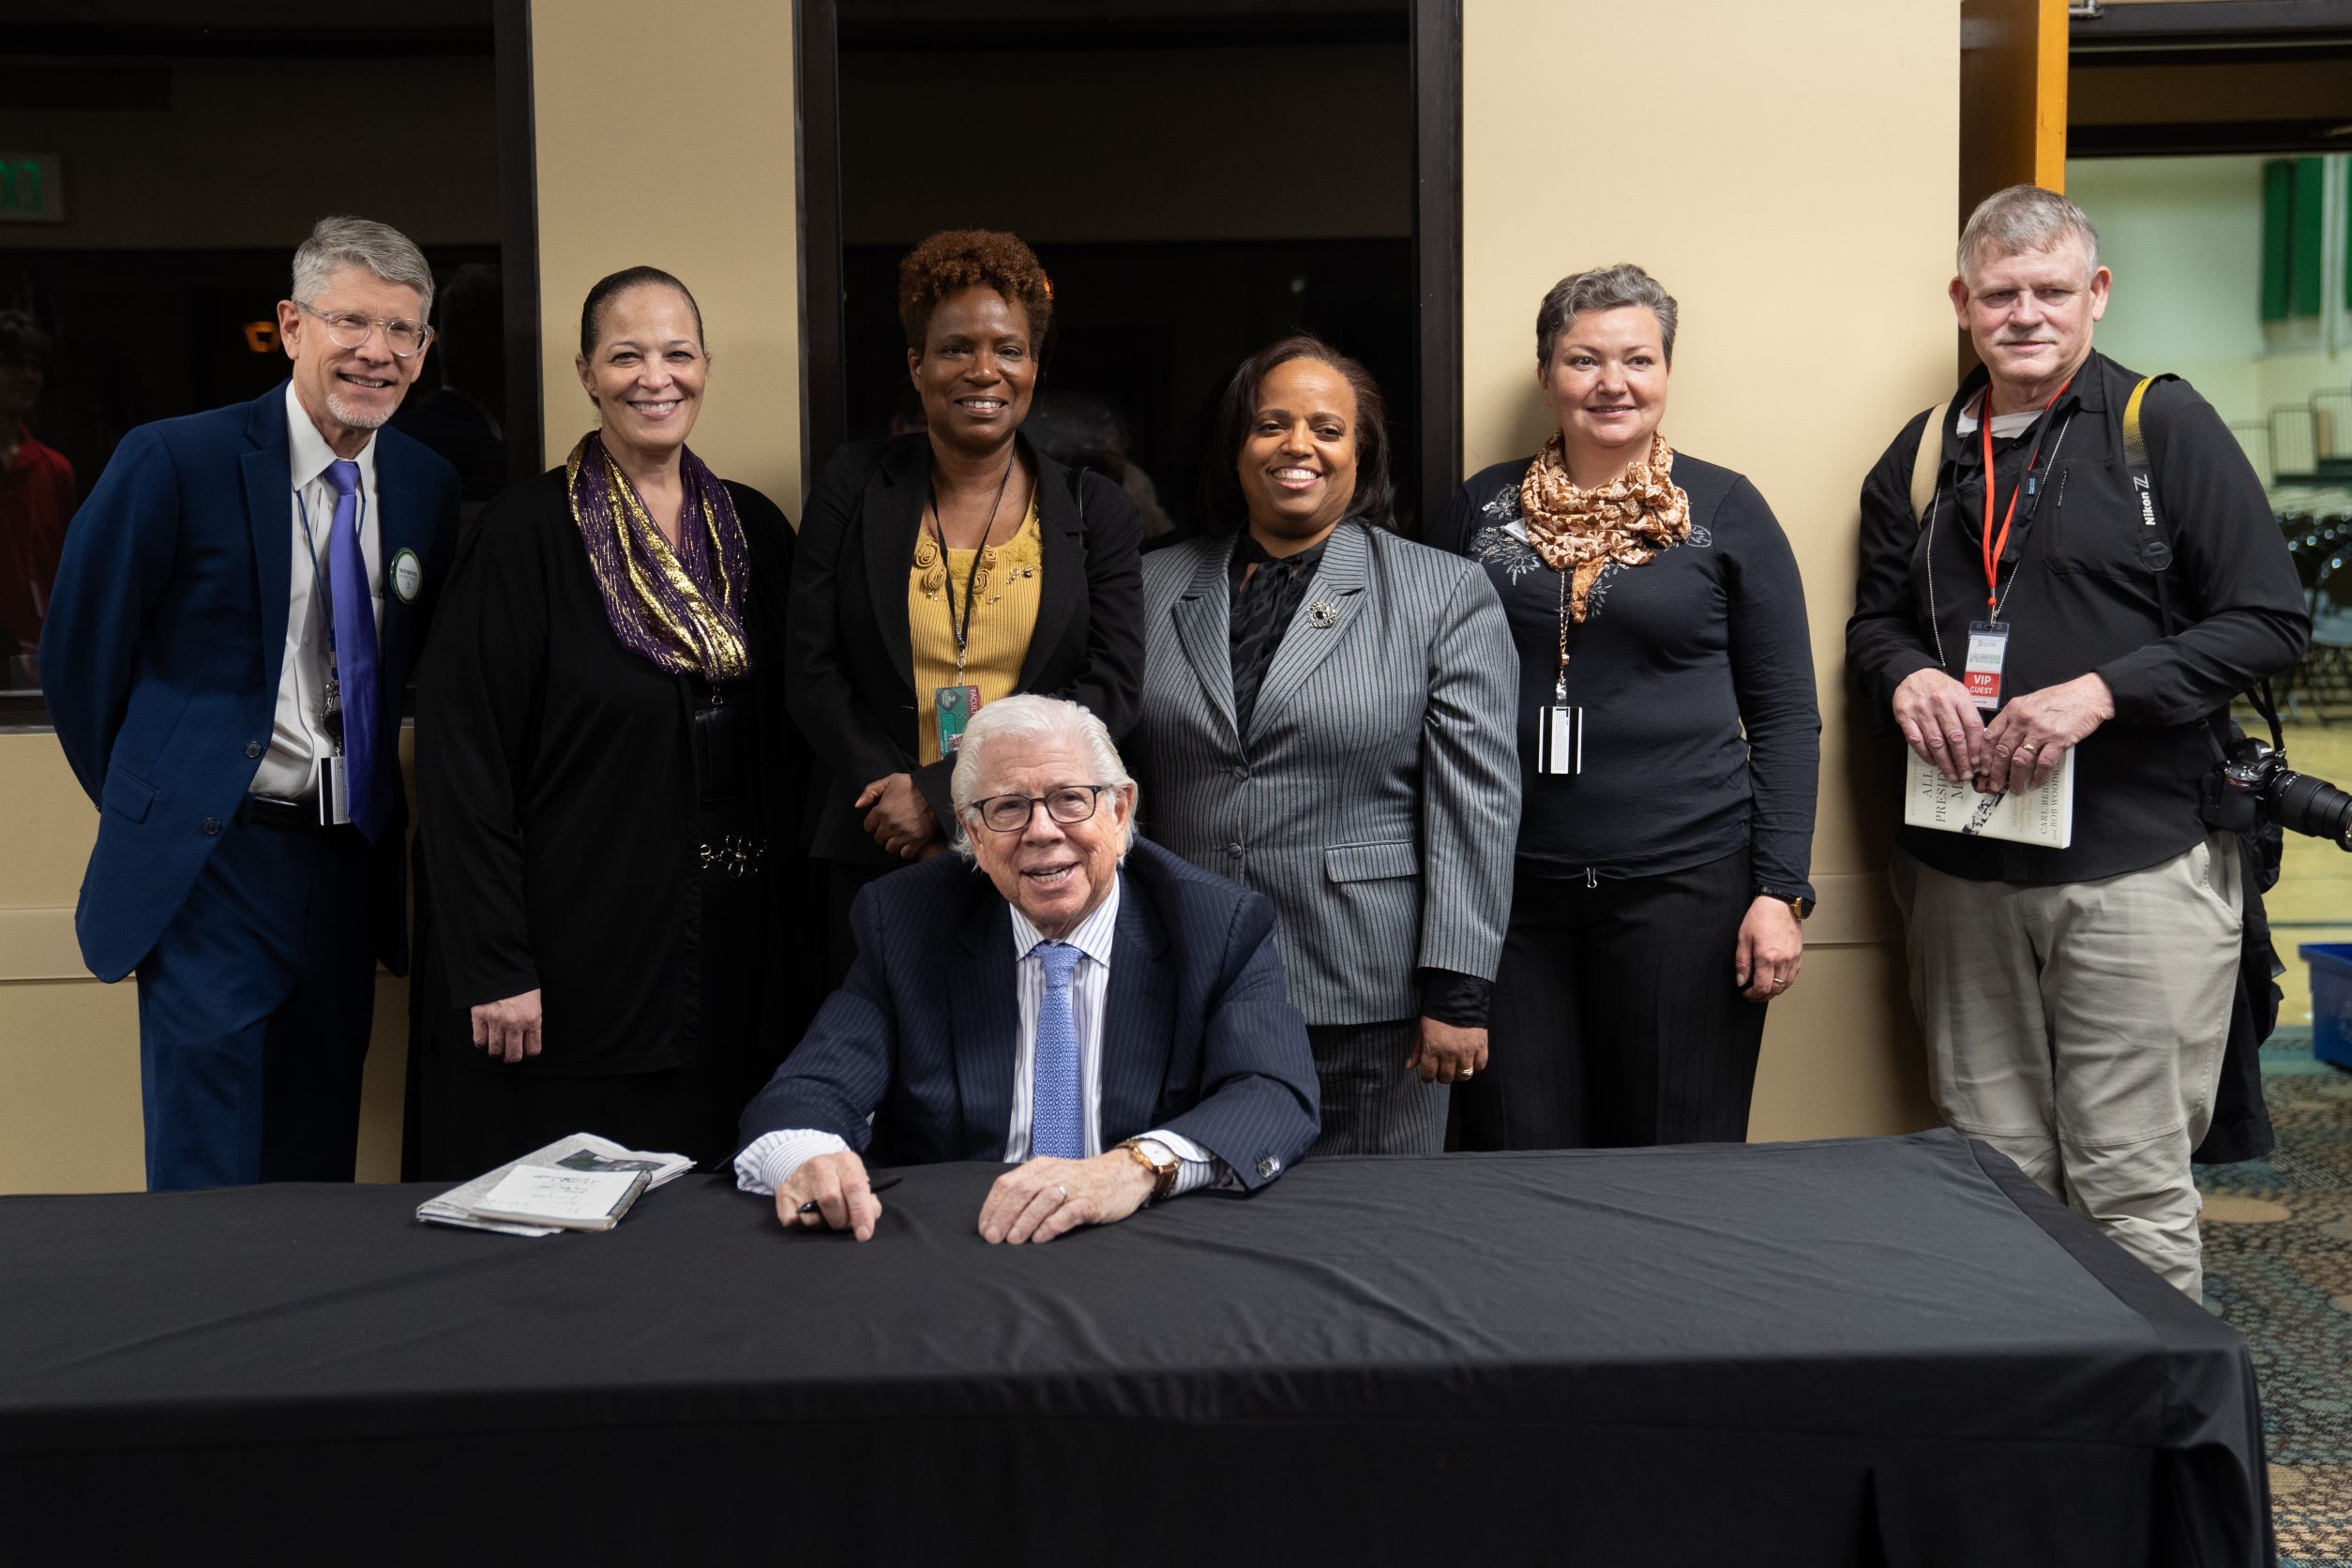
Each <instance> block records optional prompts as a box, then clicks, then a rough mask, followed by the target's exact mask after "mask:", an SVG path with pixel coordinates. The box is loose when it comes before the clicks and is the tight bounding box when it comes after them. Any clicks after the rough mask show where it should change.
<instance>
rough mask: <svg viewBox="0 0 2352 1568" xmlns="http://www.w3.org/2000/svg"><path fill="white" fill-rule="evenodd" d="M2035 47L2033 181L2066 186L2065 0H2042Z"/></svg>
mask: <svg viewBox="0 0 2352 1568" xmlns="http://www.w3.org/2000/svg"><path fill="white" fill-rule="evenodd" d="M2041 6H2042V11H2041V19H2040V20H2041V26H2040V28H2039V30H2038V31H2039V38H2037V47H2036V49H2035V51H2034V55H2035V58H2034V72H2033V183H2034V184H2036V185H2038V186H2040V187H2041V188H2043V189H2044V190H2056V191H2061V192H2062V191H2064V190H2065V189H2066V44H2067V34H2066V24H2067V9H2066V7H2067V0H2041Z"/></svg>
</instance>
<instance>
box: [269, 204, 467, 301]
mask: <svg viewBox="0 0 2352 1568" xmlns="http://www.w3.org/2000/svg"><path fill="white" fill-rule="evenodd" d="M340 266H359V267H365V268H367V269H368V270H369V272H372V273H374V274H375V275H376V276H377V277H378V278H381V279H384V281H385V282H387V283H399V284H401V285H403V286H405V287H408V288H412V289H415V291H416V294H417V297H418V299H419V300H420V301H421V302H422V304H421V306H420V308H419V309H418V311H417V315H418V317H419V319H420V320H423V321H430V320H432V315H433V269H432V268H431V267H430V266H428V265H426V264H425V253H424V252H423V251H422V250H419V249H416V245H415V241H413V240H411V239H410V238H409V237H408V236H407V235H406V234H402V233H400V230H398V229H395V228H393V227H392V226H391V225H390V224H388V223H377V222H373V221H371V220H369V219H365V218H322V219H319V221H318V226H317V227H316V228H314V229H312V230H311V231H310V237H309V239H306V240H304V241H303V242H302V248H301V249H298V250H296V251H295V252H294V298H295V300H296V301H298V302H299V303H301V304H304V305H309V304H311V303H313V302H315V301H316V300H317V299H318V297H319V291H320V290H322V289H324V288H325V287H326V285H327V280H328V279H330V278H332V277H333V276H334V273H335V269H336V268H337V267H340Z"/></svg>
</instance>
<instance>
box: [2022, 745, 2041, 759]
mask: <svg viewBox="0 0 2352 1568" xmlns="http://www.w3.org/2000/svg"><path fill="white" fill-rule="evenodd" d="M2041 749H2042V748H2041V747H2040V746H2032V745H2027V746H2019V747H2018V748H2017V755H2018V756H2020V757H2024V756H2027V755H2028V754H2029V753H2032V752H2036V751H2039V750H2041Z"/></svg>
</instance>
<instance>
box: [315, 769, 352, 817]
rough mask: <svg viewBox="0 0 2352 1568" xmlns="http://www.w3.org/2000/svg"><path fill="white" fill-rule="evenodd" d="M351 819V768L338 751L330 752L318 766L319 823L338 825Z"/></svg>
mask: <svg viewBox="0 0 2352 1568" xmlns="http://www.w3.org/2000/svg"><path fill="white" fill-rule="evenodd" d="M350 821H351V768H350V766H349V764H348V761H347V760H346V759H345V758H344V757H343V755H342V754H341V753H340V752H336V753H333V754H330V755H329V756H328V757H327V759H326V760H325V761H324V762H323V763H321V764H320V767H319V825H320V826H321V827H340V826H342V825H343V824H344V823H345V822H350Z"/></svg>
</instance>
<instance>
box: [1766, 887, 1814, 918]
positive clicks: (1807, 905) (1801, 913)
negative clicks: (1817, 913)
mask: <svg viewBox="0 0 2352 1568" xmlns="http://www.w3.org/2000/svg"><path fill="white" fill-rule="evenodd" d="M1756 897H1759V898H1770V899H1772V901H1773V902H1774V903H1776V904H1787V906H1788V912H1789V913H1791V914H1793V915H1795V916H1796V917H1797V921H1798V924H1800V925H1802V924H1803V923H1804V918H1805V916H1806V915H1808V914H1811V913H1812V912H1813V900H1812V899H1810V898H1808V897H1805V896H1804V895H1803V894H1802V893H1800V894H1798V895H1797V896H1796V897H1793V898H1784V897H1781V896H1780V895H1779V894H1778V893H1775V892H1773V891H1772V889H1771V888H1769V887H1759V888H1757V889H1756Z"/></svg>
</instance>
